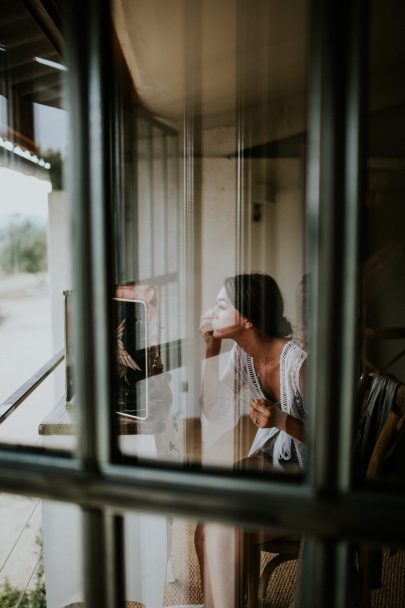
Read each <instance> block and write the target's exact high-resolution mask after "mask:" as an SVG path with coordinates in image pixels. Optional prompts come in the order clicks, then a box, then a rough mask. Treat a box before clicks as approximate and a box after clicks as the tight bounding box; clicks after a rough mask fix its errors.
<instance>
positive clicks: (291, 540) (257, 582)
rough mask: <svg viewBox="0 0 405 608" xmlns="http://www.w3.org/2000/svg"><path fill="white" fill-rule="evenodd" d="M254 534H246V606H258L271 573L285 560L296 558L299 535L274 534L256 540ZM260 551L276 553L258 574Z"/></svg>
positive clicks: (253, 607) (298, 547)
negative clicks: (258, 540)
mask: <svg viewBox="0 0 405 608" xmlns="http://www.w3.org/2000/svg"><path fill="white" fill-rule="evenodd" d="M255 536H256V535H254V534H246V536H245V541H246V549H245V551H246V562H247V563H246V566H247V567H246V572H247V597H248V603H247V606H248V608H258V606H261V605H262V604H263V603H264V600H265V598H266V591H267V588H268V585H269V582H270V579H271V576H272V574H273V573H274V571H275V570H276V568H278V566H281V564H284V563H286V562H289V561H292V560H296V559H298V555H299V552H300V545H301V536H300V535H296V536H294V535H285V536H274V537H273V538H267V539H264V540H263V541H262V542H257V538H255ZM262 552H265V553H273V554H276V555H275V557H273V558H272V559H271V560H270V561H269V562H268V563H267V564H266V565H265V567H264V568H263V572H262V573H261V574H260V564H261V556H262Z"/></svg>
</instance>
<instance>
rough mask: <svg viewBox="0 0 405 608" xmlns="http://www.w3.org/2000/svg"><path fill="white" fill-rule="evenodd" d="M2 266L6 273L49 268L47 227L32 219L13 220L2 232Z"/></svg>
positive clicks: (0, 258) (0, 256)
mask: <svg viewBox="0 0 405 608" xmlns="http://www.w3.org/2000/svg"><path fill="white" fill-rule="evenodd" d="M0 267H1V269H2V270H3V272H5V273H6V274H11V273H13V272H43V271H45V270H46V268H47V258H46V229H45V227H44V226H42V225H39V224H35V223H33V222H31V221H30V220H25V221H22V222H18V223H17V222H13V223H11V224H9V225H8V226H7V228H5V229H4V230H2V232H1V233H0Z"/></svg>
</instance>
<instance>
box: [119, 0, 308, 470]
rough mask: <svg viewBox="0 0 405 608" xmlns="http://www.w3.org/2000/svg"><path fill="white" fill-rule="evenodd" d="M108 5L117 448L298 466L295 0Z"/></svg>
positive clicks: (299, 176)
mask: <svg viewBox="0 0 405 608" xmlns="http://www.w3.org/2000/svg"><path fill="white" fill-rule="evenodd" d="M112 5H113V15H114V27H115V32H116V35H117V40H118V44H119V51H118V52H117V53H116V61H117V68H116V70H115V72H116V74H118V75H119V82H118V85H117V95H118V104H117V107H118V108H120V109H119V110H118V112H119V113H120V115H121V121H122V124H123V125H124V128H123V133H124V136H123V140H124V143H123V144H122V145H121V147H120V146H119V145H118V150H117V155H118V157H119V158H120V162H119V166H120V167H121V169H122V176H121V177H120V179H122V180H123V184H124V186H123V187H121V186H120V185H119V184H118V183H117V184H116V185H115V187H116V189H117V193H118V192H121V193H122V196H119V195H117V196H116V198H115V201H116V203H115V204H116V209H115V213H116V217H117V222H116V231H115V242H116V252H117V275H116V277H115V278H116V286H115V293H116V303H115V310H116V318H115V323H116V326H115V327H116V336H117V372H118V373H117V374H116V376H117V377H116V409H117V411H118V412H119V416H120V419H121V421H122V434H123V436H122V437H121V438H120V445H121V448H122V451H123V452H124V454H126V455H135V456H140V457H146V458H152V459H158V460H161V461H164V462H169V463H170V462H172V463H178V464H183V463H189V462H193V463H201V462H203V463H204V465H210V466H226V467H235V466H238V465H237V463H238V462H239V461H240V460H242V459H244V458H247V457H248V456H249V455H250V456H252V455H255V456H256V457H255V458H251V459H250V460H249V461H248V462H247V463H245V464H244V465H243V466H247V467H249V468H250V467H251V468H259V469H260V470H263V469H265V470H266V471H267V470H273V469H275V470H282V471H291V472H297V471H300V470H301V469H302V466H303V463H304V460H305V451H306V448H305V407H304V397H305V396H304V394H303V393H304V388H303V380H304V374H305V371H304V369H305V364H304V361H305V358H306V352H305V348H306V345H305V331H304V323H303V318H304V316H303V315H304V313H303V300H304V299H305V286H304V279H303V277H304V275H305V273H306V272H307V269H306V268H305V204H306V203H305V163H306V141H307V120H306V96H307V46H308V25H307V8H308V7H307V3H305V2H304V3H300V5H299V7H298V8H297V7H295V9H294V11H291V10H290V8H289V7H288V6H287V5H284V4H282V5H280V3H277V2H268V1H267V0H266V1H261V0H257V1H256V2H254V3H251V2H220V3H217V2H202V3H191V2H186V3H183V4H181V3H178V4H177V3H166V2H162V1H160V0H153V2H149V3H148V6H147V7H146V5H145V6H143V5H141V4H136V3H133V2H131V1H126V0H114V1H113V3H112ZM247 24H248V27H247ZM138 28H139V31H140V32H141V34H140V35H139V31H138ZM141 41H142V42H141ZM124 60H125V63H124ZM118 122H119V121H118ZM237 275H238V278H236V279H234V278H233V277H235V276H237ZM239 275H242V276H239ZM123 300H124V302H123ZM145 304H146V307H145ZM293 370H294V371H293ZM299 370H300V371H299ZM252 399H257V400H258V402H257V403H255V404H254V408H255V409H250V408H251V404H250V403H251V400H252ZM258 429H260V430H259V433H258Z"/></svg>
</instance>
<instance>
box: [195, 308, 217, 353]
mask: <svg viewBox="0 0 405 608" xmlns="http://www.w3.org/2000/svg"><path fill="white" fill-rule="evenodd" d="M211 319H212V314H211V312H210V311H209V312H208V313H205V314H203V315H202V316H201V319H200V326H199V328H198V329H199V331H200V333H201V335H202V337H203V338H204V342H205V350H206V357H215V356H216V355H219V353H220V352H221V338H214V330H213V328H212V322H211Z"/></svg>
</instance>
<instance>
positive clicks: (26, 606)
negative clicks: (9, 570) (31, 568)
mask: <svg viewBox="0 0 405 608" xmlns="http://www.w3.org/2000/svg"><path fill="white" fill-rule="evenodd" d="M36 542H37V544H38V545H39V546H40V547H41V550H42V541H41V539H40V538H37V539H36ZM23 593H24V590H23V589H19V588H18V587H13V586H12V585H10V582H9V581H8V579H7V578H6V580H5V581H4V583H3V587H2V589H0V608H16V606H18V608H46V593H45V583H44V562H43V559H42V553H41V558H40V560H39V563H38V567H37V570H36V573H35V585H34V587H33V588H32V589H30V590H29V591H26V593H24V595H23ZM21 596H23V597H21ZM20 600H21V601H20Z"/></svg>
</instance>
